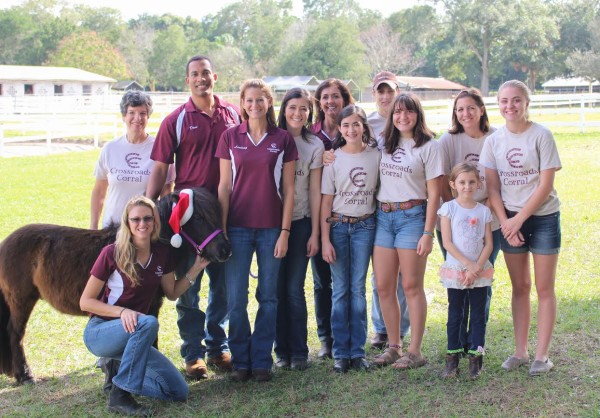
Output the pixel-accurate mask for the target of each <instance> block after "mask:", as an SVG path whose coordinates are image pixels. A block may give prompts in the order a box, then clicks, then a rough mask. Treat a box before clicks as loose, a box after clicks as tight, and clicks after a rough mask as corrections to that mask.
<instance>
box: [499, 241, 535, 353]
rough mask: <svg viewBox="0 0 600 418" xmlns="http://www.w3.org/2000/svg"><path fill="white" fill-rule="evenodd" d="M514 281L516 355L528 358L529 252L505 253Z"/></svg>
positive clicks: (512, 281)
mask: <svg viewBox="0 0 600 418" xmlns="http://www.w3.org/2000/svg"><path fill="white" fill-rule="evenodd" d="M504 259H505V260H506V267H507V268H508V274H509V275H510V281H511V283H512V315H513V327H514V332H515V354H514V355H515V357H518V358H528V357H529V352H528V349H527V340H528V337H529V324H530V322H531V302H530V296H529V295H530V292H531V273H530V272H529V253H522V254H510V253H504Z"/></svg>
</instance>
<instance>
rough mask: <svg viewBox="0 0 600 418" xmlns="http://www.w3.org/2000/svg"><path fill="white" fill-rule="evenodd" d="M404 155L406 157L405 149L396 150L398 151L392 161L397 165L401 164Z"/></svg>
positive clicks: (393, 155)
mask: <svg viewBox="0 0 600 418" xmlns="http://www.w3.org/2000/svg"><path fill="white" fill-rule="evenodd" d="M403 155H406V152H405V151H404V148H396V150H395V151H394V153H393V154H392V161H393V162H395V163H401V162H402V156H403Z"/></svg>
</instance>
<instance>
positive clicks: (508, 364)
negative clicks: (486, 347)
mask: <svg viewBox="0 0 600 418" xmlns="http://www.w3.org/2000/svg"><path fill="white" fill-rule="evenodd" d="M528 363H529V359H528V358H519V357H515V356H510V357H509V358H507V359H506V360H504V363H502V368H503V369H504V370H508V371H513V370H517V369H518V368H519V367H521V366H523V365H525V364H528Z"/></svg>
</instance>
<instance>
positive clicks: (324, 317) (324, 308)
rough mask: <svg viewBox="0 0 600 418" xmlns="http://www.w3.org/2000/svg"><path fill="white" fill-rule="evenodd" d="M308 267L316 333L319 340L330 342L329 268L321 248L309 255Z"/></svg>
mask: <svg viewBox="0 0 600 418" xmlns="http://www.w3.org/2000/svg"><path fill="white" fill-rule="evenodd" d="M310 267H311V269H312V275H313V285H314V298H315V318H316V321H317V335H318V336H319V340H320V341H321V342H326V343H331V340H332V337H331V268H329V264H327V262H326V261H325V260H323V254H322V253H321V248H319V252H318V253H317V254H316V255H315V256H314V257H311V259H310Z"/></svg>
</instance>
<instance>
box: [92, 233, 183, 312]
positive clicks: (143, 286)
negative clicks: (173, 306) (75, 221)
mask: <svg viewBox="0 0 600 418" xmlns="http://www.w3.org/2000/svg"><path fill="white" fill-rule="evenodd" d="M150 252H151V255H150V259H149V260H148V263H147V264H146V265H145V266H142V265H140V264H137V265H136V269H137V272H138V275H139V277H140V284H139V285H138V286H137V287H131V280H130V279H129V277H128V276H126V275H125V273H123V272H122V271H121V270H119V268H118V267H117V262H116V261H115V244H110V245H107V246H106V247H104V248H103V249H102V251H101V252H100V255H99V256H98V258H97V259H96V262H95V263H94V266H93V267H92V270H91V272H90V273H91V274H92V275H93V276H94V277H97V278H98V279H100V280H102V281H103V282H106V286H105V288H104V294H103V295H102V297H101V300H102V302H104V303H107V304H109V305H114V306H122V307H123V308H128V309H131V310H134V311H137V312H141V313H143V314H146V313H148V309H150V304H151V303H152V300H153V299H154V296H155V295H156V292H157V291H158V288H159V287H160V282H161V279H162V276H163V274H167V273H170V272H172V271H173V270H174V266H173V262H172V257H171V249H170V248H169V247H167V246H166V245H165V244H161V243H160V242H156V243H152V245H151V248H150ZM101 318H103V319H114V318H108V317H101Z"/></svg>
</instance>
